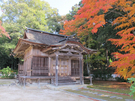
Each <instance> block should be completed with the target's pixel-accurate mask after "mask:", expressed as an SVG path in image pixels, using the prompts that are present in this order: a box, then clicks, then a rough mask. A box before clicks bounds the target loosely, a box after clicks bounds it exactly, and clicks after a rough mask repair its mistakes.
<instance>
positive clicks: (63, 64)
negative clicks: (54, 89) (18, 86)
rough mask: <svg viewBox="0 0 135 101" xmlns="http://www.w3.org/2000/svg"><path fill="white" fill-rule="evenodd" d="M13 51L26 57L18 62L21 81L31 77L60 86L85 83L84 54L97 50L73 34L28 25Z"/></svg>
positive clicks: (18, 55) (19, 55) (21, 56)
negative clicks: (62, 33)
mask: <svg viewBox="0 0 135 101" xmlns="http://www.w3.org/2000/svg"><path fill="white" fill-rule="evenodd" d="M13 52H14V54H15V56H16V57H18V58H23V59H24V63H23V64H19V65H18V75H19V82H22V79H24V78H25V79H29V80H31V81H32V79H39V80H40V79H45V80H49V81H48V83H52V84H55V85H56V86H57V85H59V84H62V83H63V84H65V83H66V84H68V83H79V84H83V55H84V54H92V53H93V52H95V50H92V49H88V48H85V47H84V46H83V45H82V44H81V43H80V42H79V39H78V38H76V37H75V36H74V35H72V36H64V35H60V34H52V33H48V32H44V31H40V30H35V29H31V28H27V29H26V31H25V33H24V37H23V39H22V38H20V39H19V41H18V44H17V46H16V48H15V49H14V51H13ZM26 82H27V80H26Z"/></svg>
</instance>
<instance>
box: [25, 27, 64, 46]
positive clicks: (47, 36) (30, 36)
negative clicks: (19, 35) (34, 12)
mask: <svg viewBox="0 0 135 101" xmlns="http://www.w3.org/2000/svg"><path fill="white" fill-rule="evenodd" d="M65 38H66V36H64V35H60V34H52V33H48V32H44V31H40V30H35V29H30V28H28V29H27V30H26V38H24V39H25V40H27V41H30V42H35V43H42V44H46V45H52V44H56V43H59V41H60V40H63V39H65Z"/></svg>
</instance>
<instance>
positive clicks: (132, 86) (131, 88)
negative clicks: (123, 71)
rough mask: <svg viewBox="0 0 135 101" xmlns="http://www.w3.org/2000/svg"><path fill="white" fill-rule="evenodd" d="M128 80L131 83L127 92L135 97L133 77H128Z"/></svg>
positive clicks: (134, 79)
mask: <svg viewBox="0 0 135 101" xmlns="http://www.w3.org/2000/svg"><path fill="white" fill-rule="evenodd" d="M128 80H129V81H128V82H129V83H131V86H130V90H131V92H130V93H129V94H130V96H131V95H133V97H135V78H128Z"/></svg>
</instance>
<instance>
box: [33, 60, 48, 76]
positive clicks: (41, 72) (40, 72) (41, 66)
mask: <svg viewBox="0 0 135 101" xmlns="http://www.w3.org/2000/svg"><path fill="white" fill-rule="evenodd" d="M48 72H49V71H48V57H33V59H32V76H46V75H48Z"/></svg>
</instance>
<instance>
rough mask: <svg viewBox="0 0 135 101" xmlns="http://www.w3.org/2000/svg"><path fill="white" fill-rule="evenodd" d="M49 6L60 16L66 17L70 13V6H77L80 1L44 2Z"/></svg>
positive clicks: (57, 0) (52, 0)
mask: <svg viewBox="0 0 135 101" xmlns="http://www.w3.org/2000/svg"><path fill="white" fill-rule="evenodd" d="M44 1H46V2H48V3H49V4H50V6H51V7H52V8H57V9H58V10H59V14H60V15H66V14H67V13H69V11H71V8H72V6H74V5H75V4H78V3H79V2H80V1H81V0H44Z"/></svg>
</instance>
